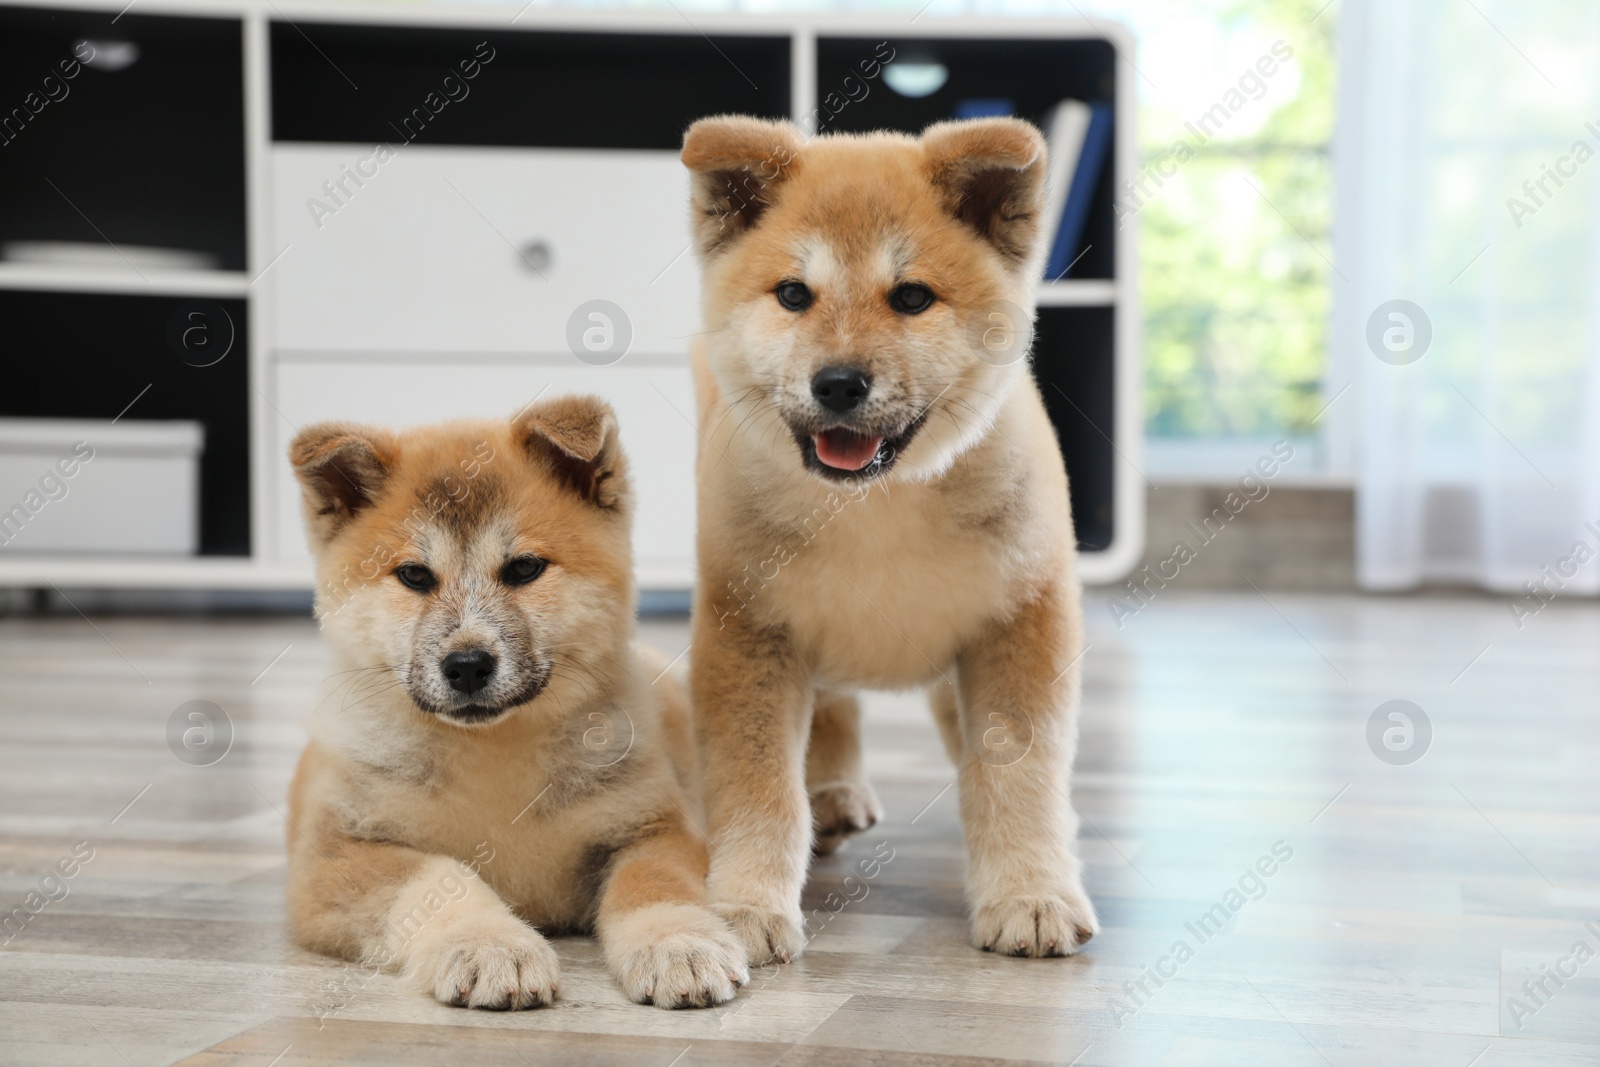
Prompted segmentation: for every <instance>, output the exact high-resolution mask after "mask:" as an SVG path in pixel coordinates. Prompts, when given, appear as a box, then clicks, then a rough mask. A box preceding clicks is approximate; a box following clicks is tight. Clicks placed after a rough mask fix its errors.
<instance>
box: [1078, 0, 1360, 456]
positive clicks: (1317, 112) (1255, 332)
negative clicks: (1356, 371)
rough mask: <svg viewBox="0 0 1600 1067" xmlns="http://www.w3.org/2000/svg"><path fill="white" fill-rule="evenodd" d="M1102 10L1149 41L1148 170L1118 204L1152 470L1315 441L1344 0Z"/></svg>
mask: <svg viewBox="0 0 1600 1067" xmlns="http://www.w3.org/2000/svg"><path fill="white" fill-rule="evenodd" d="M1101 6H1102V7H1103V8H1105V9H1106V10H1107V13H1108V14H1113V15H1115V16H1116V17H1120V18H1123V19H1124V20H1126V21H1127V22H1129V23H1130V24H1131V25H1132V27H1133V29H1134V31H1135V33H1136V34H1137V35H1138V37H1139V40H1140V52H1139V55H1138V56H1137V57H1135V59H1134V62H1136V63H1137V64H1138V67H1139V71H1138V72H1136V73H1135V74H1134V77H1135V78H1136V79H1137V88H1138V91H1139V94H1140V130H1139V142H1140V156H1141V173H1140V180H1139V181H1138V182H1137V183H1136V187H1135V188H1134V189H1133V190H1123V191H1122V195H1121V197H1120V198H1119V202H1120V203H1121V204H1122V205H1123V208H1124V216H1125V219H1127V220H1129V221H1131V220H1132V219H1133V218H1136V219H1137V221H1138V223H1139V226H1140V247H1139V255H1140V279H1139V280H1140V290H1141V293H1140V296H1141V300H1142V302H1143V315H1144V359H1145V417H1146V430H1147V434H1148V440H1149V448H1148V452H1147V457H1148V461H1149V465H1150V467H1151V470H1152V474H1153V475H1155V474H1156V473H1157V472H1159V473H1162V474H1174V473H1185V472H1188V473H1197V474H1218V473H1226V472H1227V471H1228V470H1231V469H1232V467H1233V466H1236V465H1239V464H1247V463H1249V462H1250V461H1252V460H1253V459H1254V458H1255V456H1256V455H1257V454H1259V452H1260V451H1261V449H1262V448H1263V447H1265V445H1266V444H1267V443H1270V442H1271V441H1272V440H1275V439H1277V438H1288V439H1291V440H1296V441H1300V442H1303V443H1304V444H1306V445H1313V446H1314V444H1315V440H1316V438H1317V437H1318V432H1319V429H1320V425H1319V423H1320V420H1319V418H1318V416H1319V415H1320V414H1321V412H1322V409H1323V406H1324V404H1325V403H1326V398H1325V397H1324V395H1323V365H1324V360H1325V351H1326V344H1327V330H1328V318H1329V311H1330V299H1331V286H1330V280H1331V278H1332V277H1333V271H1334V267H1333V263H1332V259H1333V250H1332V209H1333V167H1332V160H1331V153H1330V147H1331V142H1332V138H1333V114H1334V59H1333V41H1334V19H1335V16H1336V14H1337V7H1336V6H1325V0H1200V2H1193V3H1185V4H1181V5H1178V4H1173V5H1151V4H1149V3H1132V2H1128V3H1124V4H1102V5H1101ZM1319 9H1321V10H1319ZM1091 17H1092V16H1091ZM1125 224H1126V223H1125ZM1311 452H1312V454H1315V452H1316V449H1315V447H1313V448H1312V449H1311ZM1308 466H1309V464H1308Z"/></svg>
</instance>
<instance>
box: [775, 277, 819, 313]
mask: <svg viewBox="0 0 1600 1067" xmlns="http://www.w3.org/2000/svg"><path fill="white" fill-rule="evenodd" d="M773 292H774V293H775V294H776V296H777V297H778V303H780V304H782V305H783V306H784V307H786V308H788V309H789V310H790V311H804V310H805V309H806V308H808V307H810V306H811V300H812V296H811V290H810V289H809V288H807V287H806V283H805V282H797V281H787V282H779V283H778V288H777V289H775V290H773Z"/></svg>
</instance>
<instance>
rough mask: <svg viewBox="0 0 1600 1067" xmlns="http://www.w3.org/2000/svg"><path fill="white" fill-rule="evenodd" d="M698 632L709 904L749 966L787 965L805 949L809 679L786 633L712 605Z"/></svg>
mask: <svg viewBox="0 0 1600 1067" xmlns="http://www.w3.org/2000/svg"><path fill="white" fill-rule="evenodd" d="M705 584H706V585H709V584H710V583H705ZM694 634H695V636H694V657H693V662H692V663H691V664H690V670H689V680H690V688H691V690H692V696H693V703H694V718H695V730H696V733H697V735H698V737H699V741H700V757H701V758H700V766H701V768H702V773H703V775H704V783H703V788H704V791H705V805H706V822H707V825H708V827H709V829H710V835H711V875H710V878H709V880H708V885H709V887H710V890H711V899H712V901H713V902H714V906H715V908H716V911H717V913H718V914H719V915H721V916H722V917H723V918H724V919H726V920H727V921H728V925H730V926H732V927H733V930H734V932H735V933H736V934H738V935H739V937H740V939H741V940H743V941H744V943H745V947H746V949H747V950H748V952H749V957H750V962H751V963H752V964H761V963H765V962H766V961H768V960H770V959H773V958H774V957H776V958H778V959H781V960H783V961H785V962H787V961H789V960H791V959H793V958H794V957H796V956H798V955H799V954H800V951H801V949H802V948H804V947H805V934H804V933H803V931H802V930H801V926H800V922H801V919H800V890H801V888H802V887H803V886H804V884H805V877H806V864H807V862H809V860H810V855H811V811H810V805H809V803H808V802H807V800H806V784H805V751H806V733H807V730H808V729H809V726H810V724H809V721H808V720H809V718H810V716H809V712H810V708H811V691H810V685H809V680H808V678H807V673H806V671H805V670H804V668H803V667H802V665H801V663H800V662H799V659H798V657H797V656H796V655H795V650H794V648H793V647H792V645H791V642H790V640H789V636H788V634H787V633H786V632H785V631H784V630H783V629H781V628H778V627H763V626H761V625H759V624H756V623H753V622H749V621H746V619H745V616H743V615H740V616H734V617H724V618H723V619H722V620H719V619H718V618H717V613H716V611H715V606H714V605H712V604H708V603H705V602H702V603H700V604H697V605H696V608H695V613H694Z"/></svg>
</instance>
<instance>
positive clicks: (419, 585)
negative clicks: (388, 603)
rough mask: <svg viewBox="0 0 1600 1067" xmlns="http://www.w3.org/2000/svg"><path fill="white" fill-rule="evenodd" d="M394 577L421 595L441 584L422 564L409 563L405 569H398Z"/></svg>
mask: <svg viewBox="0 0 1600 1067" xmlns="http://www.w3.org/2000/svg"><path fill="white" fill-rule="evenodd" d="M394 576H395V577H396V578H398V579H400V584H401V585H403V586H405V587H406V588H408V589H415V590H416V591H417V592H419V593H426V592H428V591H429V590H431V589H432V588H433V587H434V586H436V585H438V584H439V579H438V578H436V577H434V574H433V572H432V571H430V570H429V569H428V568H426V567H424V566H423V565H422V564H420V563H407V564H406V565H405V566H403V567H396V568H395V571H394Z"/></svg>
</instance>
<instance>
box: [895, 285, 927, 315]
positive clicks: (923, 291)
mask: <svg viewBox="0 0 1600 1067" xmlns="http://www.w3.org/2000/svg"><path fill="white" fill-rule="evenodd" d="M889 306H890V307H892V308H894V309H895V310H896V311H898V312H899V313H900V314H902V315H920V314H921V313H922V312H924V311H927V310H928V308H930V307H931V306H933V290H932V289H929V288H928V287H927V286H926V285H918V284H917V283H916V282H906V283H905V284H904V285H900V286H896V287H895V290H894V292H892V293H890V294H889Z"/></svg>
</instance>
